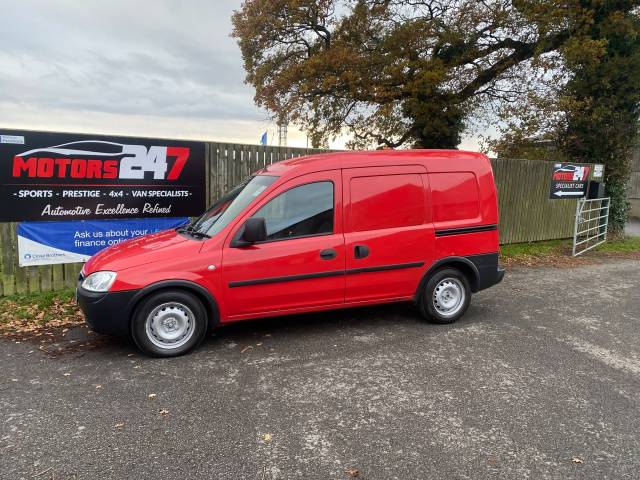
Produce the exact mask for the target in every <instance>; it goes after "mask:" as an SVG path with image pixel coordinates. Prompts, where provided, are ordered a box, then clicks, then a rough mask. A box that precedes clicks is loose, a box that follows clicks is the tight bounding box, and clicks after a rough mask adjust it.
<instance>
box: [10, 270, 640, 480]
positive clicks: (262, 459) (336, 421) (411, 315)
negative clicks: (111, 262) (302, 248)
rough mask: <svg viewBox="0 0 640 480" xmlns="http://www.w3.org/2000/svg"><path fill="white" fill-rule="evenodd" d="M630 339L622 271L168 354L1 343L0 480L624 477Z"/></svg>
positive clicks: (638, 472)
mask: <svg viewBox="0 0 640 480" xmlns="http://www.w3.org/2000/svg"><path fill="white" fill-rule="evenodd" d="M639 325H640V262H639V261H635V260H625V261H612V262H609V263H607V264H600V265H589V266H582V267H577V268H565V269H556V268H530V269H525V268H520V269H517V268H516V269H512V270H510V271H508V272H507V276H506V278H505V280H504V282H503V283H502V284H500V285H498V286H496V287H494V288H492V289H489V290H487V291H484V292H481V293H479V294H478V295H476V296H474V299H473V303H472V306H471V308H470V310H469V311H468V312H467V314H466V316H465V317H464V318H463V319H462V320H461V321H460V322H458V323H456V324H454V325H448V326H441V325H431V324H428V323H424V322H423V321H421V320H420V318H419V317H418V315H417V314H416V313H415V311H414V310H413V309H412V307H411V306H409V305H389V306H384V307H376V308H365V309H352V310H345V311H341V312H328V313H322V314H313V315H302V316H295V317H286V318H277V319H270V320H263V321H259V322H248V323H243V324H238V325H234V326H231V327H227V328H224V329H221V330H219V331H218V332H216V334H215V335H214V336H212V337H211V338H209V339H207V340H206V341H205V343H204V344H203V345H202V346H201V347H200V348H199V349H198V350H197V351H196V352H194V353H193V354H191V355H188V356H185V357H181V358H176V359H168V360H155V359H151V358H146V357H143V356H141V355H140V354H138V352H137V351H136V350H135V348H134V347H133V346H132V345H131V344H129V343H127V342H124V341H120V340H105V341H102V342H100V343H99V345H98V346H97V347H96V346H95V342H94V347H93V348H88V347H87V348H85V347H78V348H75V349H71V350H69V351H68V352H67V353H66V354H63V355H57V356H53V357H52V356H50V355H47V354H45V353H44V352H42V351H39V350H38V347H37V345H34V344H32V343H25V342H21V343H15V342H13V341H6V340H5V341H2V342H0V358H1V359H2V371H3V375H2V378H1V379H0V478H3V479H12V480H13V479H22V478H25V479H27V478H34V477H35V478H38V479H75V478H78V479H96V478H100V479H106V478H109V479H111V478H136V479H147V478H148V479H157V478H162V479H166V480H169V479H183V478H190V479H194V478H198V479H213V478H215V479H245V478H246V479H276V478H277V479H297V478H304V479H348V478H349V477H350V475H351V476H355V475H358V478H360V479H369V480H373V479H381V480H386V479H426V478H469V479H484V478H487V479H489V478H491V479H496V478H505V479H513V478H535V479H540V478H558V479H560V478H562V479H567V478H580V479H587V478H593V479H604V478H615V479H622V478H638V477H639V476H640V435H638V432H640V411H639V400H640V328H639ZM74 336H75V339H76V340H80V342H79V343H82V341H83V336H86V333H84V331H83V330H82V331H81V330H80V329H79V330H78V331H77V332H71V336H70V338H74ZM356 470H357V472H356ZM347 472H349V473H347ZM349 474H350V475H349Z"/></svg>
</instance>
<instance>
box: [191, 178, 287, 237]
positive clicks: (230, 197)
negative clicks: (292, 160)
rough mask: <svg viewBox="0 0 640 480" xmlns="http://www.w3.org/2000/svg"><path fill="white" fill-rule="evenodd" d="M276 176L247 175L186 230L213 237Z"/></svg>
mask: <svg viewBox="0 0 640 480" xmlns="http://www.w3.org/2000/svg"><path fill="white" fill-rule="evenodd" d="M277 178H278V177H274V176H271V175H254V176H251V177H248V178H247V179H246V180H244V181H243V182H242V183H240V184H239V185H238V186H236V187H235V188H234V189H233V190H231V191H230V192H228V193H226V194H225V195H224V196H223V197H222V198H220V200H218V201H217V202H216V203H214V204H213V205H212V206H211V207H209V209H208V210H207V211H206V212H204V213H203V214H202V215H200V217H198V218H197V219H196V220H195V221H193V223H191V225H189V226H188V227H187V228H186V230H187V231H188V232H190V233H196V234H200V235H202V236H207V237H213V236H214V235H216V234H217V233H218V232H220V230H222V229H223V228H224V227H226V226H227V225H229V222H231V220H233V219H234V218H236V217H237V216H238V215H239V214H240V213H241V212H242V211H243V210H244V209H245V208H246V207H247V206H248V205H249V204H250V203H251V202H253V200H255V198H256V197H257V196H258V195H260V194H261V193H262V192H264V191H265V190H266V189H267V188H268V187H269V185H271V184H272V183H273V182H275V181H276V179H277Z"/></svg>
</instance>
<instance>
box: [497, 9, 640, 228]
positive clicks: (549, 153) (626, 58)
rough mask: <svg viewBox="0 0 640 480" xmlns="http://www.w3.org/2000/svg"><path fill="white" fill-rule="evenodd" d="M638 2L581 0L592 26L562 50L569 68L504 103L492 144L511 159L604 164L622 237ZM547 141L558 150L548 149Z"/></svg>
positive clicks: (638, 79)
mask: <svg viewBox="0 0 640 480" xmlns="http://www.w3.org/2000/svg"><path fill="white" fill-rule="evenodd" d="M638 3H640V2H637V1H608V2H606V1H600V0H583V1H582V2H580V12H581V13H580V15H581V16H582V18H583V20H582V24H583V25H584V28H582V29H580V30H579V31H578V32H576V33H575V34H574V36H572V38H570V39H569V40H568V41H567V42H565V44H564V45H563V46H562V47H561V49H560V53H561V54H562V55H561V57H560V59H561V63H560V64H558V65H555V69H554V71H553V73H552V74H550V75H548V77H547V78H546V81H541V82H540V83H539V84H538V85H537V90H538V91H537V92H536V89H531V90H530V91H529V96H528V97H526V98H522V99H520V101H518V102H514V103H512V104H509V105H503V106H502V110H501V111H500V114H499V117H500V118H501V125H502V126H501V131H500V137H499V138H497V139H494V140H492V141H489V142H487V145H488V146H489V147H490V148H491V149H493V150H494V151H498V152H501V154H503V155H504V156H512V157H513V156H515V157H527V158H540V159H550V160H555V161H558V160H564V161H572V162H590V163H591V162H595V163H604V164H605V166H606V168H605V184H606V187H607V195H609V196H610V197H611V207H610V219H609V220H610V231H611V232H612V233H613V234H618V235H620V234H622V233H623V232H624V225H625V222H626V218H627V202H626V194H625V186H626V183H627V181H628V175H629V161H630V158H631V155H632V149H633V148H634V147H636V146H637V138H638V129H639V127H640V125H639V123H638V120H639V115H640V109H639V106H640V16H639V14H638V8H637V7H636V5H637V4H638ZM532 139H535V140H536V141H534V142H532V141H531V140H532ZM541 139H542V140H546V141H547V142H548V144H551V145H553V146H554V148H540V145H541V144H544V142H541V141H540V140H541Z"/></svg>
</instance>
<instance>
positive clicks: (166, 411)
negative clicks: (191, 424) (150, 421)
mask: <svg viewBox="0 0 640 480" xmlns="http://www.w3.org/2000/svg"><path fill="white" fill-rule="evenodd" d="M158 412H159V413H160V415H168V414H169V410H167V409H166V408H161V409H160V410H158Z"/></svg>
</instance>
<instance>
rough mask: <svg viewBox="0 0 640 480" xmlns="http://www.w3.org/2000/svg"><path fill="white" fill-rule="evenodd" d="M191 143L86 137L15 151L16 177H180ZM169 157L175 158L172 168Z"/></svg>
mask: <svg viewBox="0 0 640 480" xmlns="http://www.w3.org/2000/svg"><path fill="white" fill-rule="evenodd" d="M189 154H190V149H189V148H188V147H163V146H151V147H149V148H148V149H147V147H145V146H144V145H126V144H121V143H114V142H106V141H101V140H83V141H79V142H71V143H64V144H62V145H56V146H53V147H45V148H37V149H34V150H28V151H26V152H23V153H20V154H18V155H15V156H14V158H13V167H12V175H13V177H15V178H20V177H28V178H54V179H63V178H74V179H116V178H117V179H122V180H143V179H144V178H145V175H146V174H147V173H149V175H151V174H153V179H154V180H178V179H179V178H180V174H181V173H182V170H183V169H184V166H185V164H186V163H187V160H188V159H189ZM168 159H173V160H174V161H173V165H172V166H171V168H169V162H168V161H167V160H168Z"/></svg>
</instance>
